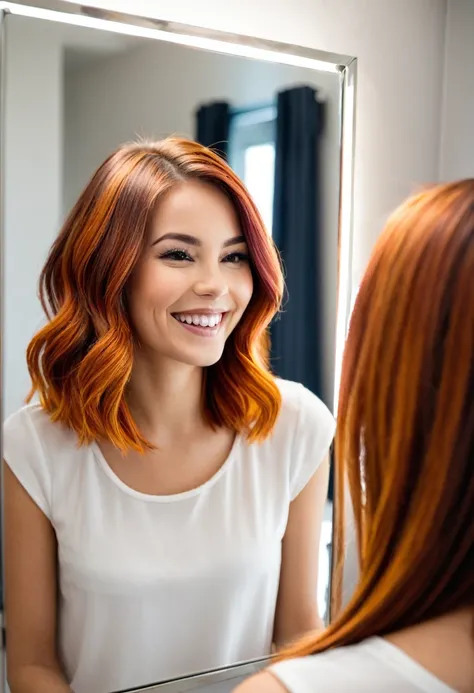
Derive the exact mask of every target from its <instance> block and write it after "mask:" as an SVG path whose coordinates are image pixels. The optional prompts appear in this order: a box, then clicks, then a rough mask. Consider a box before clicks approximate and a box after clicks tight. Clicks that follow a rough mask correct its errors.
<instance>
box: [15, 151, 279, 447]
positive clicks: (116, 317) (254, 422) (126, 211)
mask: <svg viewBox="0 0 474 693" xmlns="http://www.w3.org/2000/svg"><path fill="white" fill-rule="evenodd" d="M189 179H194V180H195V179H198V180H202V181H205V182H207V183H210V184H213V185H215V186H217V187H218V188H220V189H221V190H222V191H223V192H224V193H225V194H226V195H227V196H228V198H229V199H230V200H231V202H232V203H233V206H234V208H235V210H236V212H237V215H238V217H239V220H240V225H241V227H242V232H243V234H244V236H245V238H246V241H247V244H248V248H249V255H250V261H251V268H252V274H253V278H254V291H253V295H252V298H251V301H250V303H249V305H248V307H247V309H246V311H245V313H244V315H243V317H242V319H241V321H240V323H239V324H238V326H237V327H236V329H235V330H234V331H233V333H232V334H231V336H230V337H229V339H228V341H227V343H226V346H225V350H224V353H223V356H222V358H221V360H220V361H219V362H218V363H217V364H215V365H214V366H212V367H210V368H208V369H206V377H205V385H204V392H203V406H204V411H205V414H206V416H207V418H208V420H209V422H210V423H211V424H212V425H213V426H227V427H228V428H230V429H232V430H234V431H236V432H245V433H246V434H247V435H248V438H249V440H251V441H252V440H259V439H263V438H265V437H266V436H267V435H268V434H269V433H270V431H271V430H272V427H273V425H274V423H275V420H276V417H277V415H278V412H279V409H280V404H281V396H280V392H279V389H278V387H277V385H276V383H275V381H274V378H273V377H272V375H271V373H270V371H269V369H268V365H267V336H266V335H267V327H268V325H269V323H270V321H271V319H272V317H273V316H274V315H275V313H276V312H277V311H278V308H279V306H280V302H281V297H282V290H283V277H282V272H281V265H280V261H279V258H278V254H277V252H276V250H275V248H274V245H273V242H272V240H271V238H270V236H269V235H268V233H267V231H266V230H265V228H264V225H263V222H262V219H261V217H260V215H259V213H258V211H257V208H256V206H255V204H254V203H253V201H252V199H251V198H250V196H249V194H248V192H247V190H246V189H245V187H244V185H243V184H242V182H241V181H240V179H239V178H238V177H237V176H236V175H235V173H234V172H233V171H232V169H231V168H230V167H229V166H228V165H227V164H226V163H225V162H224V160H223V159H222V158H221V157H219V156H218V155H217V154H215V153H214V152H212V151H211V150H210V149H207V148H205V147H202V146H201V145H199V144H197V143H196V142H192V141H189V140H185V139H182V138H168V139H165V140H162V141H159V142H153V143H148V142H139V143H133V144H127V145H124V146H122V147H120V148H119V149H118V150H117V151H116V152H115V153H113V154H112V155H111V156H110V157H109V158H108V159H107V160H106V161H105V162H104V163H103V164H102V165H101V166H100V167H99V169H98V170H97V171H96V173H95V174H94V176H93V177H92V179H91V181H90V182H89V184H88V185H87V187H86V188H85V190H84V192H83V193H82V195H81V196H80V198H79V200H78V201H77V203H76V205H75V206H74V208H73V209H72V211H71V213H70V215H69V217H68V218H67V220H66V222H65V224H64V226H63V228H62V230H61V231H60V233H59V235H58V237H57V239H56V241H55V242H54V244H53V246H52V248H51V250H50V253H49V257H48V259H47V261H46V264H45V266H44V268H43V270H42V273H41V277H40V283H39V297H40V300H41V304H42V306H43V310H44V312H45V313H46V316H47V318H48V322H47V324H46V325H45V326H44V327H43V328H42V329H41V330H40V331H39V332H38V333H37V334H36V335H35V336H34V337H33V339H32V340H31V342H30V344H29V346H28V349H27V362H28V369H29V373H30V377H31V381H32V389H31V392H30V394H29V397H28V400H27V401H29V400H30V399H31V398H32V396H33V395H34V394H35V393H38V395H39V399H40V403H41V406H42V407H43V409H44V410H45V411H46V412H48V413H49V414H50V416H51V419H52V420H53V421H60V422H62V423H64V424H66V425H67V426H68V427H69V428H71V429H73V430H74V431H75V432H76V433H77V435H78V438H79V442H80V443H81V444H86V443H90V442H92V441H94V440H98V439H101V438H102V439H107V440H109V441H111V442H112V443H113V444H114V445H115V446H116V447H118V448H119V449H120V450H123V451H125V450H128V449H135V450H139V451H143V450H144V449H147V448H149V447H150V445H149V444H148V442H147V441H146V440H145V439H144V438H143V437H142V435H141V433H140V431H139V430H138V428H137V426H136V424H135V422H134V420H133V418H132V416H131V414H130V411H129V409H128V407H127V403H126V399H125V396H124V395H125V387H126V384H127V382H128V380H129V377H130V374H131V371H132V365H133V352H134V335H133V333H132V328H131V325H130V321H129V318H128V315H127V308H126V293H125V292H126V288H127V286H128V280H129V278H130V276H131V273H132V272H133V269H134V268H135V266H136V264H137V261H138V260H139V258H140V256H141V253H142V251H143V249H144V245H145V241H146V233H147V228H148V223H149V219H150V216H151V214H152V212H153V210H154V208H155V205H156V204H157V203H158V202H159V200H160V199H161V198H162V196H163V195H164V194H165V193H166V192H167V191H168V190H169V189H170V188H171V187H172V186H173V185H175V184H177V183H179V182H182V181H186V180H189Z"/></svg>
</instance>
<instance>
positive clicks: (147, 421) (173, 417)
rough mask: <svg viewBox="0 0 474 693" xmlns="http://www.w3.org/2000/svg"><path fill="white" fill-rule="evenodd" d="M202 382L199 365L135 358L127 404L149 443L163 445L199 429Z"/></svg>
mask: <svg viewBox="0 0 474 693" xmlns="http://www.w3.org/2000/svg"><path fill="white" fill-rule="evenodd" d="M202 384H203V369H202V368H198V367H194V366H187V365H186V364H181V363H177V362H176V361H171V360H169V361H165V360H162V361H160V362H159V363H158V362H154V363H150V362H149V361H146V360H144V359H137V360H136V362H135V363H134V366H133V371H132V376H131V379H130V382H129V385H128V387H127V395H126V396H127V403H128V406H129V408H130V411H131V414H132V416H133V418H134V420H135V421H136V423H137V424H138V426H139V427H140V429H141V430H142V432H143V434H144V435H145V436H146V437H147V438H148V440H150V442H151V443H153V444H154V445H160V444H161V445H163V444H166V443H168V442H169V441H170V440H173V439H176V436H187V435H190V434H192V433H193V432H194V431H195V430H197V429H200V428H202V426H203V425H204V418H203V412H202Z"/></svg>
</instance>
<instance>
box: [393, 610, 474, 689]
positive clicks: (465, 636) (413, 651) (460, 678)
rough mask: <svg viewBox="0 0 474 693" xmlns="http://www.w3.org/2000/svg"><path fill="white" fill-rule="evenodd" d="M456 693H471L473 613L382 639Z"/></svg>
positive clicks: (473, 683) (448, 616)
mask: <svg viewBox="0 0 474 693" xmlns="http://www.w3.org/2000/svg"><path fill="white" fill-rule="evenodd" d="M385 639H386V640H388V642H391V643H392V644H393V645H395V646H396V647H398V648H399V649H400V650H402V651H403V652H405V653H406V654H407V655H408V656H409V657H411V658H412V659H414V660H415V661H416V662H418V663H419V664H421V666H422V667H424V668H425V669H426V670H427V671H429V672H431V673H432V674H433V675H434V676H436V677H437V678H438V679H440V680H441V681H443V682H444V683H446V684H447V685H448V686H450V687H451V688H453V689H454V690H456V691H459V693H474V611H473V610H472V609H465V610H461V611H458V612H455V613H451V614H446V615H445V616H441V617H440V618H437V619H433V620H432V621H426V622H425V623H420V624H419V625H417V626H413V627H411V628H407V629H406V630H403V631H399V632H398V633H393V634H392V635H389V636H388V637H386V638H385Z"/></svg>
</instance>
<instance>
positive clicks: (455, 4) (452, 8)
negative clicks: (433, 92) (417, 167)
mask: <svg viewBox="0 0 474 693" xmlns="http://www.w3.org/2000/svg"><path fill="white" fill-rule="evenodd" d="M444 70H445V72H444V77H445V82H444V93H443V106H442V135H441V155H440V171H439V173H440V179H441V180H443V181H448V180H453V179H456V178H473V177H474V2H473V0H448V15H447V23H446V51H445V65H444Z"/></svg>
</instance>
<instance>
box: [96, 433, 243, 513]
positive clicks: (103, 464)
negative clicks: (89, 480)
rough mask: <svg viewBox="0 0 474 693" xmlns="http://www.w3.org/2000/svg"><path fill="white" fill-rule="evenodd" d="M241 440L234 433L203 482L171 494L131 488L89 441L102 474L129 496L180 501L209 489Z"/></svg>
mask: <svg viewBox="0 0 474 693" xmlns="http://www.w3.org/2000/svg"><path fill="white" fill-rule="evenodd" d="M242 442H243V437H242V434H240V433H236V434H235V438H234V441H233V443H232V447H231V449H230V452H229V454H228V455H227V457H226V459H225V460H224V462H223V463H222V465H221V466H220V467H219V469H218V470H217V471H216V472H215V473H214V474H213V475H212V476H211V477H210V478H209V479H208V480H207V481H205V482H204V483H203V484H200V485H199V486H196V487H195V488H192V489H189V490H188V491H182V492H181V493H172V494H167V495H158V494H153V493H143V492H141V491H136V490H135V489H133V488H131V487H130V486H128V485H127V484H126V483H125V482H124V481H122V479H120V477H119V476H117V474H116V473H115V472H114V471H113V469H112V468H111V467H110V465H109V464H108V462H107V460H106V459H105V457H104V454H103V453H102V450H101V449H100V447H99V445H98V444H97V443H96V442H93V443H91V449H92V454H93V456H94V458H95V460H96V462H97V463H98V465H99V467H100V469H101V470H102V471H103V472H104V474H105V475H106V476H107V477H108V478H109V479H110V480H111V481H112V482H113V483H114V484H115V485H116V486H117V487H118V488H119V489H120V490H121V491H123V492H124V493H127V494H128V495H129V496H133V498H136V499H138V500H142V501H146V502H151V503H173V502H176V501H181V500H185V499H187V498H192V497H193V496H197V495H199V494H200V493H202V492H203V491H205V490H207V489H209V488H210V487H211V486H213V485H214V484H215V483H216V482H217V481H218V480H219V479H220V478H221V476H222V475H223V474H224V473H225V472H226V471H227V469H228V468H229V467H230V466H231V464H232V462H233V460H234V459H235V457H236V456H237V451H238V449H239V448H240V446H241V445H242Z"/></svg>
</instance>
